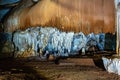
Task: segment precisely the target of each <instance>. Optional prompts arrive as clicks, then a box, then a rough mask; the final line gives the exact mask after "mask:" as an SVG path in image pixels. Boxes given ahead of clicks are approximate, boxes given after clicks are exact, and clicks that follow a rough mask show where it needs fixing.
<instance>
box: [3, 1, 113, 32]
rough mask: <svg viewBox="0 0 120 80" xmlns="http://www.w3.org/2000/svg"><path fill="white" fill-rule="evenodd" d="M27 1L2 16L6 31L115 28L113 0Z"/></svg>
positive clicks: (97, 30) (102, 30)
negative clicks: (39, 27) (50, 28)
mask: <svg viewBox="0 0 120 80" xmlns="http://www.w3.org/2000/svg"><path fill="white" fill-rule="evenodd" d="M26 1H27V2H28V3H29V2H30V3H31V0H23V2H22V3H21V4H20V5H19V6H17V8H15V9H14V10H13V11H12V13H11V14H10V16H9V17H8V18H7V19H6V20H5V22H4V25H5V31H8V32H13V31H15V30H16V29H26V28H28V27H29V26H32V27H36V26H53V27H57V28H59V29H61V30H63V31H74V32H80V31H82V32H83V33H85V34H88V33H91V32H94V33H100V32H105V33H107V32H111V33H114V32H115V4H114V0H40V1H39V2H38V3H36V4H34V5H33V3H31V4H28V3H26ZM21 5H22V6H21Z"/></svg>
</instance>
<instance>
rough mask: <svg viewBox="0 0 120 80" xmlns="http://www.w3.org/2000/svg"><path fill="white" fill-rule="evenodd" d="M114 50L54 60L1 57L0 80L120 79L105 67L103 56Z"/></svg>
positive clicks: (108, 55)
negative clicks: (57, 62) (57, 61)
mask: <svg viewBox="0 0 120 80" xmlns="http://www.w3.org/2000/svg"><path fill="white" fill-rule="evenodd" d="M112 53H113V52H102V53H101V52H98V53H97V54H96V53H95V54H93V55H89V56H88V55H87V56H86V55H85V56H78V55H77V56H76V57H75V56H74V57H69V58H64V59H59V64H55V62H54V61H52V60H44V61H41V60H38V59H37V57H35V58H33V59H29V58H16V59H15V58H1V59H0V80H120V76H119V75H117V74H113V73H108V72H107V71H105V69H104V67H103V63H102V60H101V57H102V56H107V57H110V56H111V55H112Z"/></svg>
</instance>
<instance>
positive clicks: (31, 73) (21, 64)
mask: <svg viewBox="0 0 120 80" xmlns="http://www.w3.org/2000/svg"><path fill="white" fill-rule="evenodd" d="M27 62H28V60H26V59H14V58H4V59H0V76H2V75H6V74H9V75H11V74H25V75H24V76H23V78H24V80H48V79H47V78H46V77H44V76H43V75H40V74H38V72H37V71H36V70H34V69H33V68H32V67H30V66H27V65H25V63H27ZM7 72H10V73H7ZM13 77H14V76H13ZM10 80H11V79H10ZM22 80H23V79H22Z"/></svg>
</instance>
